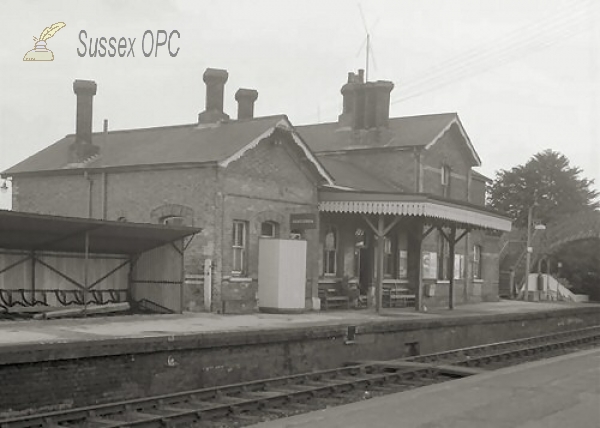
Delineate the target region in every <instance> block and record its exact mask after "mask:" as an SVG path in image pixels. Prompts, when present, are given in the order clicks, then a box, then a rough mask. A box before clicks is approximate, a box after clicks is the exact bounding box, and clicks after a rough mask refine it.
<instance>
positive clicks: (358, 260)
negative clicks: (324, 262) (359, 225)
mask: <svg viewBox="0 0 600 428" xmlns="http://www.w3.org/2000/svg"><path fill="white" fill-rule="evenodd" d="M354 238H355V242H354V267H355V273H354V275H355V276H356V277H357V278H358V285H359V290H360V294H361V295H362V296H367V295H368V293H369V287H370V286H371V283H372V282H373V251H372V249H371V246H370V245H369V241H370V239H368V236H367V234H366V232H365V231H364V230H363V229H356V231H355V233H354Z"/></svg>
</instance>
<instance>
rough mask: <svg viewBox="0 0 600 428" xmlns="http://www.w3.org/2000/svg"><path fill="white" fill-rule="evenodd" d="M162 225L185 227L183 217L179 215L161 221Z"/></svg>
mask: <svg viewBox="0 0 600 428" xmlns="http://www.w3.org/2000/svg"><path fill="white" fill-rule="evenodd" d="M160 222H161V223H162V224H166V225H168V226H183V225H184V220H183V217H181V216H177V215H171V216H166V217H163V218H161V219H160Z"/></svg>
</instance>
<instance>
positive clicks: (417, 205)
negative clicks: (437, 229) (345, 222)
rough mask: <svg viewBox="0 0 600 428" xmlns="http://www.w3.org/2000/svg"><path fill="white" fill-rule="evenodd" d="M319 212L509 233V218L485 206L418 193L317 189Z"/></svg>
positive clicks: (510, 223)
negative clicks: (407, 218) (384, 216)
mask: <svg viewBox="0 0 600 428" xmlns="http://www.w3.org/2000/svg"><path fill="white" fill-rule="evenodd" d="M319 211H322V212H337V213H356V214H388V215H402V216H416V217H424V218H429V219H430V220H432V221H442V222H447V223H452V224H455V225H457V226H459V227H461V228H471V229H491V230H500V231H509V230H511V225H512V222H511V220H510V218H508V217H507V216H506V215H503V214H502V213H499V212H497V211H494V210H491V209H489V208H486V207H481V206H477V205H473V204H470V203H466V202H461V201H454V200H449V199H445V198H440V197H437V196H433V195H428V194H423V193H418V194H408V193H384V192H364V191H363V192H356V191H341V190H337V191H334V190H321V191H320V192H319Z"/></svg>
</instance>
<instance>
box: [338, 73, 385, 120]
mask: <svg viewBox="0 0 600 428" xmlns="http://www.w3.org/2000/svg"><path fill="white" fill-rule="evenodd" d="M392 89H394V84H393V83H392V82H388V81H385V80H378V81H377V82H365V81H364V71H363V70H358V73H357V74H356V73H352V72H351V73H348V83H346V84H344V86H342V90H341V92H342V96H343V97H344V107H343V111H342V114H341V115H339V117H338V123H339V124H340V126H351V127H352V128H353V129H370V128H379V127H386V126H387V125H388V122H389V113H390V92H391V91H392Z"/></svg>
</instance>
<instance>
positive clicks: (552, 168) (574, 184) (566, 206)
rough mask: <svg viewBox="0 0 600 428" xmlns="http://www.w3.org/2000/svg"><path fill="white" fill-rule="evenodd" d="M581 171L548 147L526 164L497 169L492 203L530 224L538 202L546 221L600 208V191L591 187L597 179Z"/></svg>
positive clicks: (537, 211) (490, 188) (539, 212)
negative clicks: (583, 175)
mask: <svg viewBox="0 0 600 428" xmlns="http://www.w3.org/2000/svg"><path fill="white" fill-rule="evenodd" d="M581 172H582V171H581V169H580V168H577V167H571V166H570V165H569V160H568V159H567V158H566V157H565V156H564V155H562V154H560V153H558V152H555V151H552V150H550V149H548V150H545V151H543V152H540V153H537V154H535V155H534V156H533V157H532V158H531V159H529V161H527V163H526V164H525V165H519V166H516V167H514V168H512V169H511V170H500V171H499V172H497V173H496V178H495V179H494V181H493V182H492V183H491V185H489V186H488V205H489V206H491V207H492V208H495V209H497V210H500V211H504V212H506V213H507V214H508V215H509V216H510V217H512V218H513V219H514V220H515V223H514V224H515V226H516V227H526V226H527V213H528V210H529V207H531V206H532V205H533V204H534V203H535V205H536V206H535V218H536V220H539V221H541V222H542V223H544V224H546V223H549V222H550V221H553V220H556V219H557V218H560V217H562V216H564V215H566V214H569V213H575V212H580V211H581V210H586V209H592V210H593V209H598V207H600V203H599V202H598V201H597V198H598V195H599V193H598V192H597V191H596V190H593V189H592V188H591V186H592V185H593V184H594V180H587V179H585V178H580V177H579V176H580V174H581Z"/></svg>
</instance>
